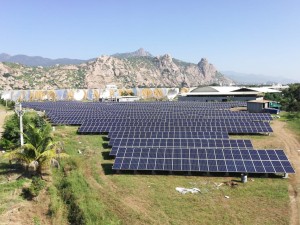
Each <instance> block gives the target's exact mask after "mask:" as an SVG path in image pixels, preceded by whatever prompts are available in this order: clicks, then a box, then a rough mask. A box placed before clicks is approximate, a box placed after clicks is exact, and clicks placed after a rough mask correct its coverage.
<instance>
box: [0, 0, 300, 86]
mask: <svg viewBox="0 0 300 225" xmlns="http://www.w3.org/2000/svg"><path fill="white" fill-rule="evenodd" d="M0 12H1V13H0V27H1V35H0V52H5V53H8V54H12V55H13V54H26V55H32V56H33V55H39V56H43V57H49V58H62V57H67V58H79V59H88V58H93V57H97V56H100V55H103V54H106V55H108V54H113V53H116V52H130V51H135V50H137V49H138V48H140V47H143V48H144V49H146V50H147V51H149V52H151V53H152V54H153V55H162V54H165V53H169V54H171V55H172V57H174V58H178V59H181V60H184V61H188V62H194V63H197V62H199V61H200V59H201V58H202V57H205V58H207V59H208V60H209V62H211V63H213V64H214V65H215V66H216V67H217V69H218V70H233V71H236V72H244V73H255V74H266V75H272V76H282V77H283V76H284V77H289V78H294V79H297V80H300V60H299V59H300V13H299V12H300V1H298V0H285V1H284V0H251V1H241V0H224V1H223V0H210V1H204V0H203V1H202V0H198V1H197V0H195V1H192V0H185V1H184V0H182V1H179V0H177V1H176V0H173V1H171V0H149V1H146V0H106V1H102V0H98V1H97V0H85V1H81V0H51V1H50V0H48V1H46V0H44V1H40V0H26V1H24V0H9V1H1V3H0Z"/></svg>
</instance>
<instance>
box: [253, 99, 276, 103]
mask: <svg viewBox="0 0 300 225" xmlns="http://www.w3.org/2000/svg"><path fill="white" fill-rule="evenodd" d="M248 102H249V103H268V102H273V101H270V100H250V101H248Z"/></svg>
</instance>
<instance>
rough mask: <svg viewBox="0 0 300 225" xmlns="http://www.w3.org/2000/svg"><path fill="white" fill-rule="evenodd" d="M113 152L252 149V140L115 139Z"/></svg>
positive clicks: (115, 153) (111, 152)
mask: <svg viewBox="0 0 300 225" xmlns="http://www.w3.org/2000/svg"><path fill="white" fill-rule="evenodd" d="M110 144H111V146H112V150H111V151H110V155H117V152H118V149H119V148H123V147H128V148H132V147H137V148H138V147H145V148H146V147H148V148H176V147H177V148H189V149H192V148H238V149H242V148H247V149H252V148H253V145H252V143H251V141H250V140H230V139H209V140H206V139H188V138H185V139H184V138H177V139H150V138H148V139H142V138H124V139H114V141H113V142H110Z"/></svg>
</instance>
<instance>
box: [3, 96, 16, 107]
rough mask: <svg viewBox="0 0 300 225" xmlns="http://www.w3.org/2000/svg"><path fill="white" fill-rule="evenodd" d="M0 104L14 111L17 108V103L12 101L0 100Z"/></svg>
mask: <svg viewBox="0 0 300 225" xmlns="http://www.w3.org/2000/svg"><path fill="white" fill-rule="evenodd" d="M0 104H1V105H3V106H5V107H7V108H8V109H14V107H15V102H14V101H11V100H4V99H2V98H0Z"/></svg>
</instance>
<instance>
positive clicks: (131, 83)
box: [0, 49, 234, 90]
mask: <svg viewBox="0 0 300 225" xmlns="http://www.w3.org/2000/svg"><path fill="white" fill-rule="evenodd" d="M2 57H3V58H6V59H7V61H9V60H10V62H2V63H0V89H2V90H7V89H61V88H104V87H105V85H107V84H116V85H117V86H118V87H119V88H122V87H124V88H130V87H194V86H199V85H209V84H213V83H214V84H219V85H231V84H233V83H234V82H233V81H232V80H231V79H229V78H227V77H225V76H224V75H223V74H222V73H220V72H218V71H217V69H216V68H215V67H214V65H213V64H211V63H209V62H208V60H207V59H205V58H202V59H201V60H200V61H199V63H198V64H194V63H187V62H183V61H181V60H178V59H174V58H172V57H171V55H169V54H165V55H162V56H152V55H151V54H150V53H149V52H147V51H145V50H144V49H138V50H137V51H135V52H131V53H118V54H115V55H112V56H100V57H98V58H95V59H90V60H83V61H82V60H81V61H80V60H76V59H75V60H74V61H72V60H73V59H55V60H51V59H47V58H42V57H28V56H24V57H23V56H20V55H19V56H18V57H16V56H7V55H6V56H5V55H4V54H2ZM16 59H19V61H18V62H17V61H14V62H11V61H13V60H16ZM21 59H22V61H21ZM31 59H32V60H31ZM0 61H1V60H0ZM26 61H27V62H28V63H27V65H25V63H24V62H26ZM38 61H39V62H40V64H39V66H37V65H38V64H34V63H37V62H38ZM21 62H23V63H24V64H23V63H21ZM29 62H30V65H31V66H30V65H29ZM71 62H72V64H69V63H71ZM65 64H68V65H65ZM32 65H35V66H32ZM42 65H47V66H42Z"/></svg>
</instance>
